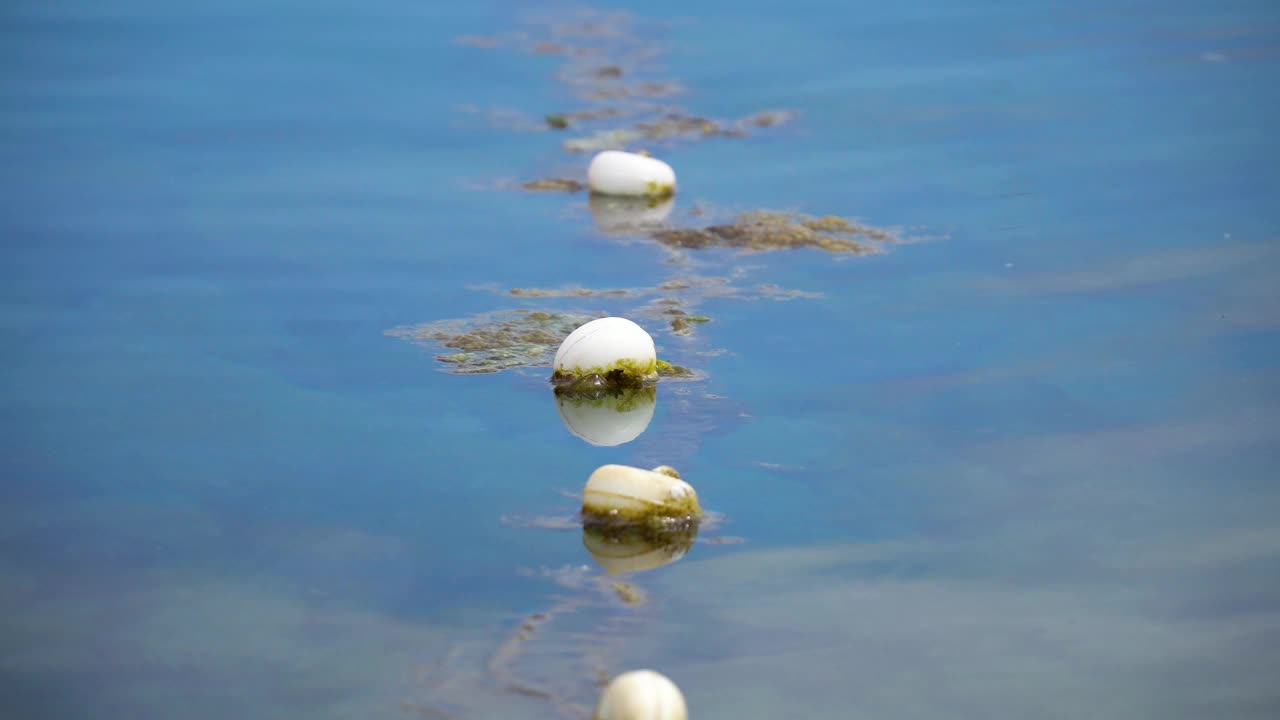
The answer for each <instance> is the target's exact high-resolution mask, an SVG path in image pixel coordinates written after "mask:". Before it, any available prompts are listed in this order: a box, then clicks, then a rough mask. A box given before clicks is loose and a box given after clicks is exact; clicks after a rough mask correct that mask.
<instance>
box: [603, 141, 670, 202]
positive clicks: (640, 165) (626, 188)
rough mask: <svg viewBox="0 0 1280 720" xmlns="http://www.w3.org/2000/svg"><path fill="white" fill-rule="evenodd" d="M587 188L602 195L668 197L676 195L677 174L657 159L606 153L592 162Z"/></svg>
mask: <svg viewBox="0 0 1280 720" xmlns="http://www.w3.org/2000/svg"><path fill="white" fill-rule="evenodd" d="M587 186H588V187H590V188H591V192H595V193H600V194H602V195H632V196H642V197H668V196H670V195H674V194H675V192H676V172H675V170H672V169H671V166H670V165H668V164H666V163H664V162H662V161H661V160H659V159H657V158H651V157H648V156H645V155H637V154H636V153H629V152H622V151H621V150H605V151H604V152H602V153H599V154H597V155H596V156H595V157H593V158H591V165H589V166H588V167H587Z"/></svg>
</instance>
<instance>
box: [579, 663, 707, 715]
mask: <svg viewBox="0 0 1280 720" xmlns="http://www.w3.org/2000/svg"><path fill="white" fill-rule="evenodd" d="M592 718H593V720H688V718H689V709H688V707H687V706H686V705H685V702H684V695H683V694H682V693H681V692H680V688H678V687H676V684H675V683H673V682H671V680H670V679H668V678H667V676H666V675H663V674H662V673H658V672H654V671H653V670H632V671H631V672H625V673H622V674H621V675H619V676H618V677H616V678H614V679H613V681H612V682H610V683H609V686H608V687H606V688H605V689H604V693H603V694H602V695H601V696H600V702H599V703H598V704H596V712H595V715H593V716H592Z"/></svg>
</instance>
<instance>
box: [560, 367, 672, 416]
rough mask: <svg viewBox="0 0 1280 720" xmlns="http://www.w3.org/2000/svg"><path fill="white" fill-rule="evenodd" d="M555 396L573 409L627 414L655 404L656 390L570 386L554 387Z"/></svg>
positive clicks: (650, 386)
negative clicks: (588, 408) (587, 408)
mask: <svg viewBox="0 0 1280 720" xmlns="http://www.w3.org/2000/svg"><path fill="white" fill-rule="evenodd" d="M659 362H661V361H659ZM668 364H670V363H668ZM555 395H556V397H557V398H559V399H561V400H563V401H565V402H566V403H568V404H570V405H573V406H575V407H584V406H585V407H596V408H608V409H610V410H613V411H615V412H620V413H627V412H632V411H634V410H636V409H637V408H640V407H642V406H645V405H653V404H654V403H655V402H657V396H658V389H657V388H656V387H654V386H653V385H641V386H640V387H607V386H596V387H593V386H590V385H589V384H570V385H558V386H556V388H555Z"/></svg>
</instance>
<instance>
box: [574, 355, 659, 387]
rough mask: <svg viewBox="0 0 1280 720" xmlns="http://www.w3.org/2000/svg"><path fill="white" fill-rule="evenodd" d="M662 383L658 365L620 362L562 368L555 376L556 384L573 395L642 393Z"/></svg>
mask: <svg viewBox="0 0 1280 720" xmlns="http://www.w3.org/2000/svg"><path fill="white" fill-rule="evenodd" d="M657 379H658V361H657V360H649V361H647V362H646V361H636V360H633V359H631V358H619V359H618V360H615V361H614V362H612V363H609V364H608V365H598V366H593V367H580V366H574V367H567V368H565V367H561V368H556V369H555V371H554V372H552V373H551V382H552V384H554V385H556V386H558V387H563V388H565V389H567V390H570V391H577V392H581V391H584V390H595V389H611V388H619V389H640V388H644V387H646V386H648V385H651V384H652V383H653V382H655V381H656V380H657Z"/></svg>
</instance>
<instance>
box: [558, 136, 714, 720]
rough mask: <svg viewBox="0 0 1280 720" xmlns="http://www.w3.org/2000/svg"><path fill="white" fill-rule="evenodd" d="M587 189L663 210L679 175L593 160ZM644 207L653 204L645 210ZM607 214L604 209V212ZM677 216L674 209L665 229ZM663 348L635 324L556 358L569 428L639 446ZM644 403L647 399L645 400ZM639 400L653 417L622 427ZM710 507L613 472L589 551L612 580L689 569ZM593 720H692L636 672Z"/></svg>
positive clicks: (661, 481) (603, 441)
mask: <svg viewBox="0 0 1280 720" xmlns="http://www.w3.org/2000/svg"><path fill="white" fill-rule="evenodd" d="M587 185H588V187H590V189H591V192H592V198H593V202H596V199H597V198H601V199H602V198H605V197H606V196H612V197H616V198H617V200H619V201H624V202H629V200H628V199H629V198H641V199H647V200H648V201H662V200H663V199H666V198H670V197H671V196H672V195H674V194H675V191H676V175H675V171H674V170H672V169H671V166H670V165H668V164H666V163H664V162H662V161H661V160H658V159H656V158H652V157H648V156H646V155H638V154H636V153H628V152H620V151H616V150H607V151H605V152H602V153H599V154H598V155H596V156H595V157H594V158H592V160H591V165H590V166H589V167H588V169H587ZM642 201H643V200H642ZM597 204H599V203H597ZM669 211H670V205H669V204H667V205H666V206H665V208H664V209H663V210H662V211H661V213H662V214H661V215H660V217H659V221H661V218H662V217H665V213H666V212H669ZM657 371H658V357H657V351H656V349H655V347H654V344H653V338H652V337H651V336H650V335H649V333H647V332H645V330H644V328H642V327H640V326H639V325H637V324H636V323H634V322H632V321H631V320H628V319H626V318H620V317H606V318H600V319H598V320H592V321H591V322H588V323H586V324H585V325H582V326H581V327H579V328H578V329H576V330H574V331H573V332H572V333H570V334H569V336H568V337H566V338H565V339H564V341H563V342H562V343H561V344H560V347H559V349H558V350H556V356H555V361H554V368H553V370H552V375H551V381H552V383H554V384H555V385H556V397H557V406H558V407H559V409H560V413H561V418H562V419H563V420H564V421H565V424H566V426H568V427H569V429H570V431H572V432H573V433H574V434H575V435H577V436H578V437H580V438H582V439H583V440H586V441H587V442H589V443H591V444H593V445H604V446H609V445H617V444H621V443H623V442H627V441H629V440H631V439H634V438H635V437H636V436H637V435H639V434H640V432H643V431H644V428H645V427H646V426H648V424H649V420H650V419H651V418H652V416H653V398H654V395H653V392H652V391H653V387H652V386H653V383H654V382H656V381H657V378H658V372H657ZM636 393H640V395H638V396H637V395H636ZM631 398H639V400H640V403H639V405H638V407H641V408H643V409H644V410H645V412H642V413H639V414H635V415H632V416H630V417H631V418H634V420H627V421H626V422H619V419H621V418H624V417H625V416H623V415H622V414H621V411H622V409H623V408H624V407H625V408H627V409H628V410H629V409H630V408H631V405H632V403H631V402H630V399H631ZM701 517H702V507H701V505H700V504H699V503H698V493H697V492H695V491H694V489H693V486H692V485H690V484H689V483H687V482H685V481H684V480H683V479H681V478H680V474H679V473H677V472H676V471H675V470H674V469H672V468H670V467H666V466H663V467H657V468H654V469H653V470H643V469H641V468H636V467H629V466H626V465H603V466H601V467H599V468H597V469H596V471H595V472H593V473H591V477H589V478H588V479H587V484H586V486H585V487H584V488H583V491H582V519H583V545H584V546H586V548H587V551H588V552H589V553H590V554H591V556H592V557H593V558H594V559H595V560H596V562H597V563H599V564H600V565H601V567H603V568H604V569H605V570H606V572H609V573H610V574H614V573H624V572H636V571H640V570H647V569H651V568H655V567H659V566H662V565H666V564H667V563H671V562H674V561H676V560H679V559H680V558H681V557H683V556H684V553H685V552H686V551H687V550H688V548H689V545H690V544H691V543H692V542H693V537H694V536H695V535H696V534H697V527H698V520H699V519H700V518H701ZM592 718H593V720H687V719H688V709H687V707H686V706H685V701H684V695H682V694H681V692H680V689H679V688H678V687H676V684H675V683H673V682H672V681H671V680H670V679H668V678H667V677H666V676H664V675H662V674H660V673H658V672H655V671H653V670H633V671H631V672H625V673H622V674H621V675H618V676H617V677H615V678H614V679H613V680H612V681H611V682H610V683H609V685H608V686H607V687H606V688H605V689H604V692H603V693H602V694H601V696H600V701H599V703H598V704H597V705H596V709H595V713H594V715H593V716H592Z"/></svg>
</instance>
